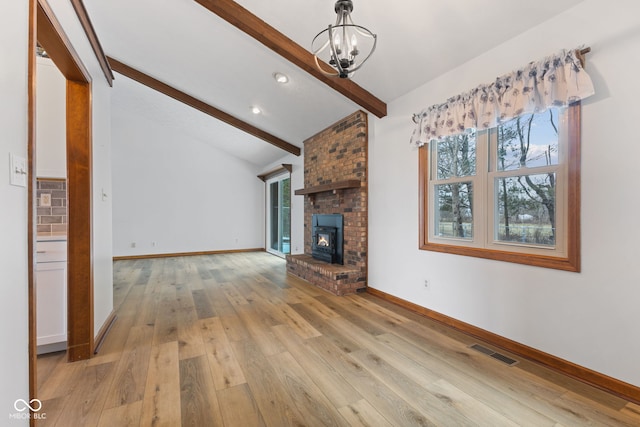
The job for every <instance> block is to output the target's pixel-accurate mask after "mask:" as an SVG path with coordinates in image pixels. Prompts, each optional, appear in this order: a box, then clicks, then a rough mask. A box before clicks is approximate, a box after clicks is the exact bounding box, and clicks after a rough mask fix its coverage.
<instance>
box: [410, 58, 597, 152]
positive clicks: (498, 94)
mask: <svg viewBox="0 0 640 427" xmlns="http://www.w3.org/2000/svg"><path fill="white" fill-rule="evenodd" d="M593 94H594V90H593V84H592V82H591V78H590V77H589V75H588V74H587V73H586V71H584V69H583V67H582V63H581V61H580V58H579V57H578V51H576V50H574V49H572V50H562V51H560V52H558V53H556V54H555V55H551V56H548V57H546V58H544V59H542V60H540V61H537V62H531V63H529V64H528V65H527V66H525V67H522V68H520V69H518V70H516V71H513V72H511V73H509V74H505V75H503V76H501V77H498V78H497V79H496V80H495V81H494V82H493V83H490V84H485V85H480V86H478V87H477V88H475V89H473V90H471V91H469V92H466V93H463V94H460V95H458V96H455V97H453V98H450V99H449V100H447V102H445V103H443V104H437V105H433V106H431V107H429V108H427V109H425V110H423V111H422V112H421V113H419V114H415V115H414V118H413V120H414V122H415V123H416V127H415V129H414V131H413V135H412V136H411V143H412V144H415V145H418V146H419V145H423V144H426V143H428V142H429V141H430V140H433V139H438V138H442V137H445V136H449V135H454V134H457V133H461V132H464V131H467V130H469V129H478V130H480V129H488V128H492V127H495V126H497V125H499V124H500V123H501V122H503V121H507V120H509V119H512V118H514V117H517V116H520V115H522V114H527V113H534V112H536V113H537V112H542V111H544V110H546V109H547V108H549V107H554V106H564V105H568V104H571V103H573V102H576V101H579V100H581V99H584V98H587V97H589V96H591V95H593Z"/></svg>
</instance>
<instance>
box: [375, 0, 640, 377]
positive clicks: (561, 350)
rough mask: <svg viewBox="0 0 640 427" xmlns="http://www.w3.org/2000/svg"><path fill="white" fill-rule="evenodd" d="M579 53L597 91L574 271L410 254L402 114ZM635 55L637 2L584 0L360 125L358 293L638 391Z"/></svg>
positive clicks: (414, 235) (412, 237)
mask: <svg viewBox="0 0 640 427" xmlns="http://www.w3.org/2000/svg"><path fill="white" fill-rule="evenodd" d="M582 44H584V45H585V46H591V47H592V52H591V53H590V54H588V55H587V71H588V72H589V74H590V75H591V76H592V78H593V80H594V85H595V87H596V91H597V94H596V95H595V96H594V97H592V98H590V99H588V100H587V101H585V102H584V104H583V110H582V111H583V119H582V120H583V121H582V210H581V212H582V272H581V273H568V272H562V271H556V270H551V269H544V268H536V267H529V266H523V265H517V264H511V263H505V262H497V261H489V260H483V259H478V258H470V257H463V256H458V255H448V254H439V253H435V252H428V251H420V250H418V249H417V247H418V155H417V150H416V149H415V148H413V147H411V146H410V145H409V137H410V135H411V132H412V130H413V123H412V121H411V116H412V114H413V113H416V112H419V111H420V110H422V108H424V107H427V106H430V105H432V104H435V103H440V102H443V101H445V100H446V99H447V98H448V97H450V96H453V95H456V94H458V93H461V92H463V91H466V90H468V89H471V88H473V87H475V86H477V85H478V84H480V83H488V82H490V81H492V80H493V79H494V78H495V77H496V76H499V75H502V74H504V73H506V72H509V71H511V70H512V69H515V68H517V67H519V66H521V65H524V64H526V63H527V62H528V61H530V60H536V59H539V58H542V57H544V56H545V55H547V54H550V53H553V52H555V51H557V50H558V49H561V48H572V47H577V46H579V45H582ZM639 51H640V3H638V2H637V1H635V0H618V1H613V2H603V1H600V0H586V1H584V2H582V3H580V4H579V5H578V6H576V7H574V8H572V9H569V10H568V11H566V12H565V13H563V14H561V15H559V16H557V17H556V18H553V19H551V20H549V21H547V22H545V23H543V24H541V25H540V26H538V27H536V28H534V29H532V30H530V31H527V32H526V33H524V34H522V35H521V36H518V37H516V38H514V39H512V40H510V41H507V42H506V43H504V44H503V45H501V46H499V47H497V48H495V49H493V50H491V51H489V52H487V53H485V54H483V55H481V56H479V57H477V58H475V59H474V60H472V61H470V62H469V63H467V64H465V65H463V66H461V67H460V68H458V69H455V70H452V71H451V72H449V73H447V74H446V75H444V76H442V77H440V78H438V79H436V80H434V81H432V82H430V83H428V84H426V85H424V86H422V87H420V88H418V89H416V90H414V91H412V92H411V93H409V94H407V95H406V96H404V97H402V98H400V99H398V100H396V101H394V102H392V103H390V104H389V106H388V107H389V115H388V117H386V118H384V119H382V120H376V119H372V120H375V125H374V128H375V135H374V136H373V137H372V138H371V139H370V211H369V212H370V214H369V221H370V222H369V231H370V239H369V253H370V259H369V286H371V287H372V288H376V289H379V290H381V291H384V292H387V293H389V294H392V295H395V296H398V297H400V298H403V299H405V300H408V301H411V302H413V303H416V304H419V305H421V306H424V307H427V308H429V309H432V310H435V311H437V312H440V313H443V314H446V315H448V316H451V317H454V318H456V319H459V320H462V321H464V322H467V323H470V324H472V325H475V326H478V327H480V328H483V329H486V330H489V331H491V332H494V333H496V334H499V335H502V336H504V337H507V338H510V339H512V340H515V341H517V342H520V343H523V344H526V345H528V346H531V347H534V348H537V349H539V350H542V351H545V352H547V353H550V354H553V355H555V356H557V357H560V358H563V359H566V360H569V361H571V362H574V363H577V364H579V365H582V366H584V367H587V368H590V369H593V370H596V371H599V372H601V373H604V374H606V375H609V376H612V377H614V378H617V379H619V380H622V381H626V382H628V383H631V384H633V385H636V386H640V369H639V368H638V361H639V360H640V339H638V332H637V325H638V323H639V322H640V310H639V309H638V304H639V302H640V270H638V268H637V260H636V258H637V250H636V248H637V242H638V241H640V227H637V226H636V216H637V213H638V212H640V198H639V197H637V195H636V189H635V187H636V186H635V173H634V172H635V171H637V169H638V158H640V145H639V144H638V136H637V135H638V130H637V122H638V117H639V116H640V102H638V101H637V97H638V96H639V95H640V80H639V79H638V78H637V74H638V73H637V69H638V67H640V57H639V56H638V54H637V53H638V52H639ZM434 61H437V58H434ZM609 147H611V148H609ZM424 279H429V280H430V281H431V288H430V289H429V290H426V289H424V287H423V286H422V283H423V280H424Z"/></svg>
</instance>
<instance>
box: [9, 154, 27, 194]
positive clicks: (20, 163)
mask: <svg viewBox="0 0 640 427" xmlns="http://www.w3.org/2000/svg"><path fill="white" fill-rule="evenodd" d="M9 176H10V179H9V182H10V183H11V185H15V186H18V187H26V186H27V159H25V158H24V157H20V156H16V155H15V154H13V153H9Z"/></svg>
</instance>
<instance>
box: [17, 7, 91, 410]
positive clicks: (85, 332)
mask: <svg viewBox="0 0 640 427" xmlns="http://www.w3.org/2000/svg"><path fill="white" fill-rule="evenodd" d="M29 24H30V25H29V137H28V138H29V141H28V157H29V159H28V163H29V170H31V171H35V170H36V169H37V168H36V138H35V128H36V120H37V118H36V113H35V111H36V104H35V97H36V87H35V86H36V79H35V76H36V45H37V44H40V45H41V46H42V47H43V48H44V50H45V51H46V52H47V54H48V55H49V57H50V58H51V60H52V61H53V63H54V64H55V66H56V67H57V68H58V69H59V70H60V72H61V73H62V75H63V76H64V77H65V79H66V83H65V85H66V89H65V91H66V100H67V102H66V108H65V110H66V112H65V117H66V163H67V174H66V175H67V179H66V180H67V200H68V209H67V215H68V224H69V225H70V226H69V227H68V231H67V268H68V274H67V329H68V333H67V360H68V361H77V360H83V359H88V358H90V357H91V354H92V353H93V350H94V334H93V261H92V258H93V250H92V230H91V217H92V215H91V212H92V206H91V175H92V172H91V171H92V155H91V146H92V138H91V79H90V75H89V73H88V72H87V70H86V68H85V67H84V65H83V64H82V62H81V61H80V58H79V56H78V54H77V53H76V52H75V50H74V49H73V47H72V45H71V43H70V42H69V40H68V39H67V37H66V35H65V34H64V31H63V30H62V27H61V25H60V24H59V22H58V21H57V19H56V18H55V16H54V14H53V11H52V10H51V8H50V7H49V5H48V4H47V2H46V1H45V0H31V1H30V3H29ZM28 194H29V200H30V203H29V211H28V215H29V218H28V224H29V230H28V233H29V237H28V241H29V388H30V395H31V399H33V398H36V397H37V369H36V363H37V348H36V343H37V340H36V323H37V319H36V312H37V306H36V304H37V301H36V283H35V281H36V257H35V247H36V239H37V228H36V221H35V218H36V215H35V213H36V212H35V206H36V199H35V198H36V174H35V173H32V174H31V175H30V179H29V182H28Z"/></svg>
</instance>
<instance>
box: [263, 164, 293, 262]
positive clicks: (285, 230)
mask: <svg viewBox="0 0 640 427" xmlns="http://www.w3.org/2000/svg"><path fill="white" fill-rule="evenodd" d="M267 251H268V252H270V253H272V254H275V255H278V256H282V257H284V256H285V255H286V254H288V253H290V252H291V179H290V177H289V174H284V175H279V176H276V177H274V178H271V179H268V180H267Z"/></svg>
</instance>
